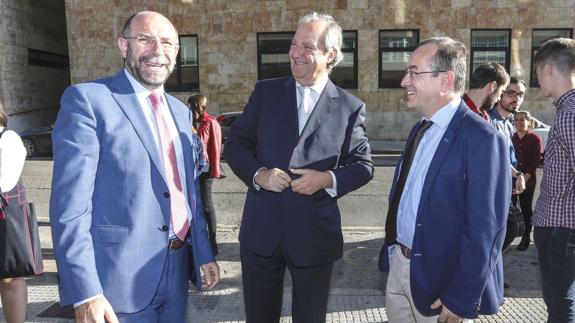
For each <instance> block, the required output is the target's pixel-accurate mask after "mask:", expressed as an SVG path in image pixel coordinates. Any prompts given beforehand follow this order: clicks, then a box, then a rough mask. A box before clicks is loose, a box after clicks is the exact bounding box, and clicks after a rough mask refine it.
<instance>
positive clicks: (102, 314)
mask: <svg viewBox="0 0 575 323" xmlns="http://www.w3.org/2000/svg"><path fill="white" fill-rule="evenodd" d="M74 317H75V322H76V323H106V322H108V323H119V321H118V318H117V317H116V314H114V310H113V309H112V305H110V303H109V302H108V300H107V299H106V297H104V296H98V297H96V298H94V299H93V300H90V301H88V302H86V303H84V304H82V305H80V306H78V307H76V308H75V309H74Z"/></svg>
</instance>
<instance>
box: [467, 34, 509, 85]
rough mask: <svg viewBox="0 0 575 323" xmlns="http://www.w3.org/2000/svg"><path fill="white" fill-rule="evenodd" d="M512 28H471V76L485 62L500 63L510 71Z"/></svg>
mask: <svg viewBox="0 0 575 323" xmlns="http://www.w3.org/2000/svg"><path fill="white" fill-rule="evenodd" d="M510 49H511V30H509V29H472V30H471V68H470V69H469V75H470V76H471V75H472V74H473V72H474V71H475V69H476V68H477V66H479V65H481V64H485V63H499V64H501V65H503V67H505V70H507V72H509V65H510V64H509V56H510V54H509V53H510Z"/></svg>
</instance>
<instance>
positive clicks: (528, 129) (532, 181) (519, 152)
mask: <svg viewBox="0 0 575 323" xmlns="http://www.w3.org/2000/svg"><path fill="white" fill-rule="evenodd" d="M532 129H533V123H532V118H531V114H530V113H529V112H527V111H519V112H517V113H516V114H515V130H516V132H515V134H514V135H513V138H512V139H511V140H512V141H513V147H514V148H515V157H517V170H519V171H521V172H523V174H524V176H525V190H524V191H523V193H521V194H519V195H513V204H514V205H517V200H518V199H519V206H520V208H521V213H522V214H523V220H524V221H525V233H524V234H523V237H522V238H521V242H520V243H519V245H518V246H517V250H519V251H525V250H527V248H529V244H530V243H531V218H532V216H533V194H534V193H535V185H536V184H537V178H536V170H537V166H539V162H540V160H541V137H539V135H538V134H536V133H535V132H533V131H532Z"/></svg>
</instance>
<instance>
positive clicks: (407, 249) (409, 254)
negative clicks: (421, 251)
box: [397, 243, 411, 259]
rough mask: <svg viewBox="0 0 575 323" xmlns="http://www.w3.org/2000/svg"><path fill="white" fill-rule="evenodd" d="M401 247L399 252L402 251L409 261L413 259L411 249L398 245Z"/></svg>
mask: <svg viewBox="0 0 575 323" xmlns="http://www.w3.org/2000/svg"><path fill="white" fill-rule="evenodd" d="M397 245H398V246H399V250H401V254H402V255H403V256H404V257H405V258H407V259H411V249H409V248H408V247H406V246H404V245H402V244H400V243H398V244H397Z"/></svg>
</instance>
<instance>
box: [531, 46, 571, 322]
mask: <svg viewBox="0 0 575 323" xmlns="http://www.w3.org/2000/svg"><path fill="white" fill-rule="evenodd" d="M533 66H535V68H536V71H537V79H538V80H539V84H540V85H541V92H542V93H543V95H544V96H546V97H551V98H553V105H554V106H555V107H557V113H556V115H555V120H554V122H553V125H552V126H551V130H550V131H549V138H548V141H547V147H546V148H545V163H544V165H543V178H542V179H541V191H540V195H539V199H538V200H537V203H536V205H535V211H534V214H533V226H534V227H535V229H534V234H533V239H534V240H535V246H536V247H537V253H538V256H539V266H540V269H541V282H542V285H543V300H544V301H545V304H546V305H547V313H548V322H552V323H555V322H561V323H564V322H575V40H573V39H569V38H556V39H552V40H549V41H547V42H545V43H544V44H543V46H541V48H540V49H539V50H538V51H537V53H536V54H535V57H534V62H533Z"/></svg>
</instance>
